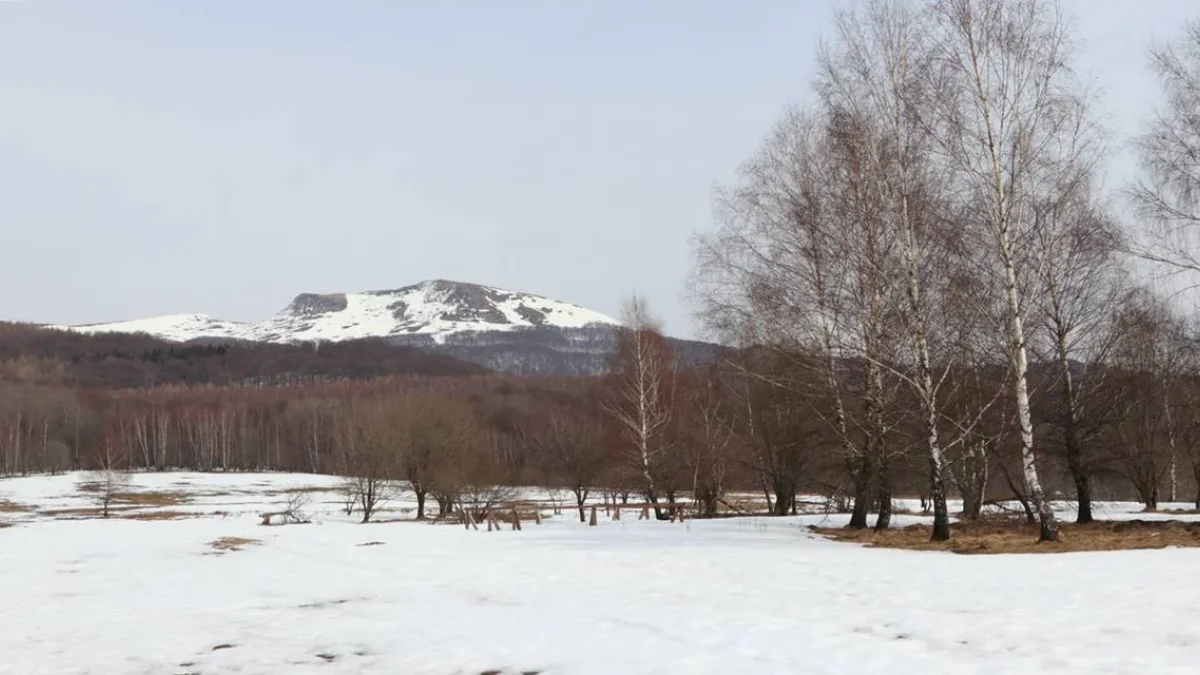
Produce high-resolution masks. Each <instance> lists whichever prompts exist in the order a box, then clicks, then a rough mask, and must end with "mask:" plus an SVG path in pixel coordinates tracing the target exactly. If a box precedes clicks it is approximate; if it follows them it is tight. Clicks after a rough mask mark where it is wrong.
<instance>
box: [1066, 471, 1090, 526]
mask: <svg viewBox="0 0 1200 675" xmlns="http://www.w3.org/2000/svg"><path fill="white" fill-rule="evenodd" d="M1071 473H1072V475H1073V476H1072V477H1073V478H1074V479H1075V494H1076V497H1077V499H1078V500H1079V514H1078V515H1077V516H1075V522H1076V523H1079V524H1080V525H1086V524H1088V523H1091V522H1094V521H1095V518H1094V517H1093V516H1092V481H1091V479H1090V478H1088V475H1087V474H1086V473H1084V472H1082V471H1080V472H1078V473H1077V472H1075V470H1074V469H1072V470H1071Z"/></svg>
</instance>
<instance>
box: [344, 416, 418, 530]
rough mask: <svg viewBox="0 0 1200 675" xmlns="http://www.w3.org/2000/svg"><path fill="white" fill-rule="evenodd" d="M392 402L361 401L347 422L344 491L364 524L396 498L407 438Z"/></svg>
mask: <svg viewBox="0 0 1200 675" xmlns="http://www.w3.org/2000/svg"><path fill="white" fill-rule="evenodd" d="M400 424H401V421H400V420H397V419H396V406H395V405H394V404H393V402H392V401H388V400H384V399H381V400H373V401H359V402H357V403H356V405H354V408H353V412H352V414H351V417H350V419H349V420H348V428H347V430H346V431H347V434H348V438H347V440H346V446H347V451H346V456H347V459H348V461H347V468H346V471H347V473H346V475H345V476H344V477H343V479H342V490H343V492H344V493H345V494H346V495H347V501H350V500H353V501H354V502H355V503H356V505H357V507H358V509H359V511H360V512H361V513H362V522H363V523H368V522H370V521H371V517H372V516H373V515H375V513H376V512H377V511H378V510H379V508H380V507H381V506H382V505H383V504H384V503H386V502H388V501H390V500H391V499H392V498H393V497H395V496H396V494H397V489H398V486H397V484H396V478H397V475H398V473H399V467H400V462H401V458H402V456H403V455H402V453H403V451H404V443H405V440H406V439H405V438H404V436H403V431H402V427H401V426H400Z"/></svg>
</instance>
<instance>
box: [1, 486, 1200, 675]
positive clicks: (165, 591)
mask: <svg viewBox="0 0 1200 675" xmlns="http://www.w3.org/2000/svg"><path fill="white" fill-rule="evenodd" d="M79 478H80V476H79V475H69V476H58V477H37V478H22V479H8V480H0V500H4V501H7V502H8V503H11V504H19V505H25V506H36V507H37V508H38V509H39V511H33V512H28V511H27V512H5V513H0V518H2V519H4V520H5V521H7V522H10V523H13V526H11V527H7V528H3V529H0V673H4V674H9V673H11V674H13V675H17V674H19V675H33V674H41V673H46V674H49V673H54V674H59V673H62V674H72V675H85V674H86V675H134V674H138V675H141V674H146V675H149V674H151V673H154V674H158V675H161V674H164V673H165V674H172V673H176V674H182V673H193V674H197V675H218V674H220V675H224V674H233V673H238V674H241V675H258V674H262V675H268V674H270V675H276V674H292V673H296V674H300V675H305V674H308V673H322V674H329V675H343V674H344V675H350V674H355V675H360V674H362V675H366V674H381V675H382V674H385V673H386V674H389V675H392V674H404V675H424V674H428V675H455V674H463V675H465V674H470V675H478V674H479V673H483V672H487V671H493V670H499V671H501V672H503V673H529V672H540V673H543V674H573V675H574V674H582V675H593V674H595V675H599V674H604V675H611V674H613V673H622V674H640V673H647V674H648V673H655V674H664V673H674V672H681V673H682V672H686V673H689V675H703V674H708V673H713V674H717V673H720V674H722V675H727V674H737V673H812V674H834V673H837V674H841V673H846V674H851V673H853V674H873V673H880V674H886V675H906V674H909V673H913V674H916V673H920V674H922V675H936V674H940V673H954V674H955V675H969V674H973V673H979V674H981V675H982V674H984V673H986V674H988V675H997V674H1004V673H1023V674H1028V673H1054V674H1055V675H1063V674H1075V673H1079V674H1083V673H1088V674H1093V673H1155V675H1170V674H1173V673H1181V674H1182V673H1195V672H1196V667H1195V662H1196V657H1195V654H1196V653H1197V649H1198V648H1200V589H1198V588H1197V584H1195V582H1194V579H1195V575H1196V570H1197V569H1200V550H1196V549H1166V550H1158V551H1133V552H1113V553H1080V554H1064V555H1042V556H955V555H950V554H941V553H920V552H910V551H893V550H882V549H867V548H860V547H858V546H855V545H852V544H843V543H834V542H830V541H827V540H825V539H822V538H820V537H817V536H815V535H813V534H811V533H809V532H808V531H807V530H806V529H805V526H806V525H808V524H827V525H839V524H841V523H843V522H844V518H845V517H844V516H830V517H828V518H826V517H825V516H801V517H797V518H782V519H774V518H736V519H726V520H718V521H688V522H685V523H682V524H680V523H659V522H639V521H637V520H636V519H635V518H628V517H627V518H625V519H623V520H622V521H619V522H614V521H611V520H608V519H605V518H604V517H603V514H602V513H601V520H600V524H599V526H598V527H587V526H586V525H583V524H580V523H579V522H578V521H577V520H573V514H572V512H570V511H564V514H563V515H562V516H557V517H554V518H548V519H547V520H546V521H545V523H544V524H543V525H540V526H538V525H535V524H533V523H525V526H524V529H523V530H522V531H520V532H514V531H511V530H509V529H507V527H506V528H505V529H504V530H502V531H501V532H492V533H488V532H486V531H482V530H481V531H466V530H464V529H462V528H460V527H454V526H446V525H430V524H422V523H412V522H398V523H380V524H371V525H358V524H355V523H353V522H352V520H353V519H349V518H346V517H345V516H344V515H342V514H339V513H338V511H337V504H336V502H337V496H336V494H333V493H329V492H315V493H313V494H314V497H315V498H316V500H317V501H315V502H314V505H313V507H312V509H311V510H312V512H313V515H314V516H315V517H316V522H314V523H313V524H310V525H290V526H281V527H263V526H260V525H259V524H258V523H259V518H258V517H257V514H258V513H260V512H262V511H265V510H272V509H274V508H277V506H278V505H279V504H281V503H282V502H283V501H285V500H286V494H285V493H284V492H283V491H284V490H287V489H291V488H296V487H309V488H329V487H330V486H332V485H333V484H334V479H330V478H328V477H317V476H301V475H287V474H190V473H189V474H143V475H139V476H137V478H136V482H135V484H136V486H137V489H140V490H145V491H164V492H172V493H178V494H181V495H184V496H185V497H186V498H187V501H186V502H185V503H183V504H177V505H172V506H161V507H149V508H147V509H146V510H153V509H161V510H167V511H182V510H188V511H190V512H192V513H202V514H208V515H204V516H203V517H195V518H183V519H175V520H151V521H141V520H127V519H115V518H113V519H109V520H99V519H78V520H68V519H60V518H53V517H50V516H48V515H46V514H45V513H44V512H45V511H46V510H47V509H52V508H80V507H87V506H88V505H89V502H88V501H87V500H86V498H84V497H83V496H81V495H80V494H79V493H78V492H77V490H76V489H75V486H76V483H77V481H78V480H79ZM399 506H400V507H405V506H407V505H406V504H400V505H399ZM1105 508H1107V509H1113V510H1117V509H1120V508H1121V507H1120V506H1119V505H1106V506H1105ZM217 511H220V512H222V514H223V515H211V514H212V513H213V512H217ZM1125 511H1126V512H1127V513H1126V514H1125V515H1126V516H1127V517H1129V516H1132V515H1134V514H1133V513H1132V512H1133V511H1134V507H1131V506H1129V507H1125ZM384 517H387V514H385V516H384ZM898 520H900V521H901V522H902V523H908V522H914V521H918V520H920V518H919V517H916V516H901V517H898ZM222 537H242V538H246V539H253V540H259V541H260V543H257V544H250V545H247V546H245V547H244V548H242V549H241V550H234V551H228V552H225V553H223V554H217V552H216V551H214V549H213V548H212V547H211V546H210V545H209V543H210V542H212V541H214V540H216V539H219V538H222ZM218 647H219V648H218ZM214 648H216V649H214Z"/></svg>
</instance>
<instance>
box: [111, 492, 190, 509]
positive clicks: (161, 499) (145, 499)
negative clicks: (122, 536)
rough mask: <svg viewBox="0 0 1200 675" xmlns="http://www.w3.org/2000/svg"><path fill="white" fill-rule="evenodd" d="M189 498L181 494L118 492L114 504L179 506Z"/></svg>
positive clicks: (114, 495) (114, 497) (114, 496)
mask: <svg viewBox="0 0 1200 675" xmlns="http://www.w3.org/2000/svg"><path fill="white" fill-rule="evenodd" d="M187 502H188V496H187V495H185V494H182V493H179V492H117V493H115V494H113V503H116V504H133V505H135V506H179V505H180V504H186V503H187Z"/></svg>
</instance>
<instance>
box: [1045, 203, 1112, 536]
mask: <svg viewBox="0 0 1200 675" xmlns="http://www.w3.org/2000/svg"><path fill="white" fill-rule="evenodd" d="M1095 201H1096V200H1095V198H1094V197H1093V196H1092V195H1091V193H1090V186H1087V185H1086V184H1081V185H1080V186H1079V191H1078V193H1077V194H1073V195H1072V194H1068V195H1063V198H1062V199H1059V200H1056V201H1052V202H1047V203H1041V204H1035V205H1034V207H1033V210H1034V217H1035V222H1036V223H1037V224H1038V227H1037V228H1036V230H1035V232H1034V234H1033V236H1034V242H1035V243H1036V245H1037V247H1038V249H1039V250H1040V252H1041V254H1040V264H1039V265H1038V270H1037V277H1038V282H1039V293H1038V295H1037V297H1036V298H1035V299H1034V303H1035V307H1034V315H1035V316H1036V317H1037V319H1038V321H1039V322H1040V323H1041V328H1042V330H1041V332H1040V336H1039V337H1040V339H1039V340H1035V341H1034V343H1033V344H1034V346H1035V349H1034V351H1035V353H1038V354H1039V356H1040V357H1041V358H1040V360H1041V361H1042V362H1043V363H1046V364H1053V372H1054V373H1055V375H1054V377H1053V380H1054V381H1053V383H1052V384H1050V386H1049V387H1048V388H1049V392H1048V395H1047V396H1046V398H1047V399H1048V400H1047V406H1046V407H1047V408H1049V410H1048V411H1047V412H1048V416H1047V417H1048V419H1047V421H1048V423H1049V426H1050V428H1051V429H1052V430H1053V434H1052V436H1051V437H1050V439H1049V442H1050V444H1051V445H1052V446H1056V447H1058V448H1060V449H1061V451H1062V453H1063V456H1064V457H1065V459H1066V464H1067V468H1068V470H1069V471H1070V473H1071V478H1072V480H1073V481H1074V483H1075V494H1076V500H1077V504H1078V509H1077V517H1076V522H1078V523H1090V522H1092V521H1093V516H1092V487H1091V473H1092V466H1093V464H1094V458H1090V457H1088V455H1087V452H1086V448H1087V447H1088V446H1089V445H1091V444H1092V442H1093V441H1094V440H1095V436H1096V435H1097V434H1098V433H1099V432H1100V430H1101V427H1102V425H1103V423H1104V421H1105V418H1106V415H1105V413H1106V411H1107V410H1108V408H1107V406H1105V405H1103V404H1102V402H1101V401H1099V400H1097V399H1098V394H1099V390H1100V389H1101V387H1102V386H1103V385H1104V379H1105V377H1104V376H1105V373H1106V370H1107V369H1106V367H1105V361H1106V358H1107V356H1108V353H1109V350H1110V348H1111V346H1112V342H1113V338H1114V337H1115V336H1116V333H1115V332H1114V331H1112V330H1110V328H1109V326H1108V321H1107V319H1108V318H1109V317H1110V316H1111V315H1112V312H1111V311H1110V308H1111V307H1112V306H1114V305H1115V304H1116V303H1117V302H1118V300H1119V299H1120V298H1119V294H1120V292H1121V290H1122V288H1123V282H1124V278H1123V275H1122V274H1121V269H1120V265H1119V262H1118V261H1117V258H1116V254H1117V247H1116V242H1117V237H1116V227H1115V225H1114V224H1113V223H1112V221H1111V219H1110V218H1109V217H1108V216H1107V215H1106V214H1105V213H1104V212H1103V211H1102V210H1101V209H1100V207H1099V206H1097V204H1096V203H1095ZM1089 404H1090V405H1089Z"/></svg>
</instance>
